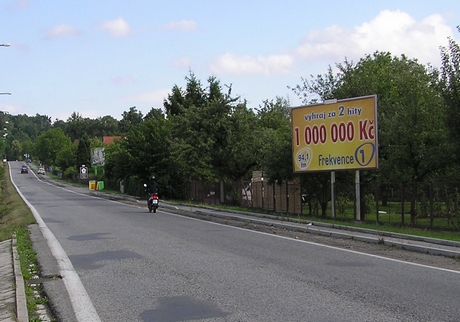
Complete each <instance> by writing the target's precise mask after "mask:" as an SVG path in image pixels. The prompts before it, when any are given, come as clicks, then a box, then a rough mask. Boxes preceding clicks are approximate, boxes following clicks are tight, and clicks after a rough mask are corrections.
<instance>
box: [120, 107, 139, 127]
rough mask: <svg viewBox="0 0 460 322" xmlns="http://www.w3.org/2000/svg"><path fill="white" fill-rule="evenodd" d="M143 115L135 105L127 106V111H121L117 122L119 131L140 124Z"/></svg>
mask: <svg viewBox="0 0 460 322" xmlns="http://www.w3.org/2000/svg"><path fill="white" fill-rule="evenodd" d="M143 118H144V116H143V115H142V112H141V111H138V110H137V108H136V107H135V106H132V107H130V108H129V111H128V112H123V114H122V119H121V121H120V123H119V125H120V132H121V133H127V132H128V131H129V130H130V129H131V128H133V127H137V126H139V125H141V123H142V121H143Z"/></svg>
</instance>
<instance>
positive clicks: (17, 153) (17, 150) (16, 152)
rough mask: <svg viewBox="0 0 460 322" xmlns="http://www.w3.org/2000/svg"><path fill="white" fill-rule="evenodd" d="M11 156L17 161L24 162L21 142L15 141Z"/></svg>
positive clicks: (12, 143) (12, 144)
mask: <svg viewBox="0 0 460 322" xmlns="http://www.w3.org/2000/svg"><path fill="white" fill-rule="evenodd" d="M10 154H11V155H12V156H13V158H14V159H16V160H22V159H23V155H22V154H23V153H22V144H21V142H19V141H18V140H13V141H12V142H11V148H10Z"/></svg>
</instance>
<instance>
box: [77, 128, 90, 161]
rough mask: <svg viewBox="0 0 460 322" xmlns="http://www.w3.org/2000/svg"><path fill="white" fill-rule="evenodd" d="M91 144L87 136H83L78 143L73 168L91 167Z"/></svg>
mask: <svg viewBox="0 0 460 322" xmlns="http://www.w3.org/2000/svg"><path fill="white" fill-rule="evenodd" d="M90 145H91V142H90V141H89V138H88V135H86V134H85V135H83V136H82V137H81V139H80V140H79V141H78V145H77V154H76V163H75V168H76V169H80V167H81V166H83V165H85V166H86V167H88V168H89V167H90V166H91V146H90Z"/></svg>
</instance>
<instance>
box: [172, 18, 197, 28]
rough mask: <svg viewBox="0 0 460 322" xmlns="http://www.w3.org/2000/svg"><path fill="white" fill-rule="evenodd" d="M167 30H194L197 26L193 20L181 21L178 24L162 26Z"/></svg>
mask: <svg viewBox="0 0 460 322" xmlns="http://www.w3.org/2000/svg"><path fill="white" fill-rule="evenodd" d="M164 28H165V29H167V30H194V29H196V28H197V24H196V22H195V21H193V20H183V21H180V22H171V23H169V24H167V25H165V26H164Z"/></svg>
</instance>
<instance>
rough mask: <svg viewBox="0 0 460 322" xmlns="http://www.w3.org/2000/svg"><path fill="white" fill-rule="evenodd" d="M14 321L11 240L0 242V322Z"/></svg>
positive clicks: (14, 295) (14, 301)
mask: <svg viewBox="0 0 460 322" xmlns="http://www.w3.org/2000/svg"><path fill="white" fill-rule="evenodd" d="M14 321H17V319H16V282H15V277H14V269H13V254H12V248H11V240H5V241H3V242H0V322H14Z"/></svg>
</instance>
